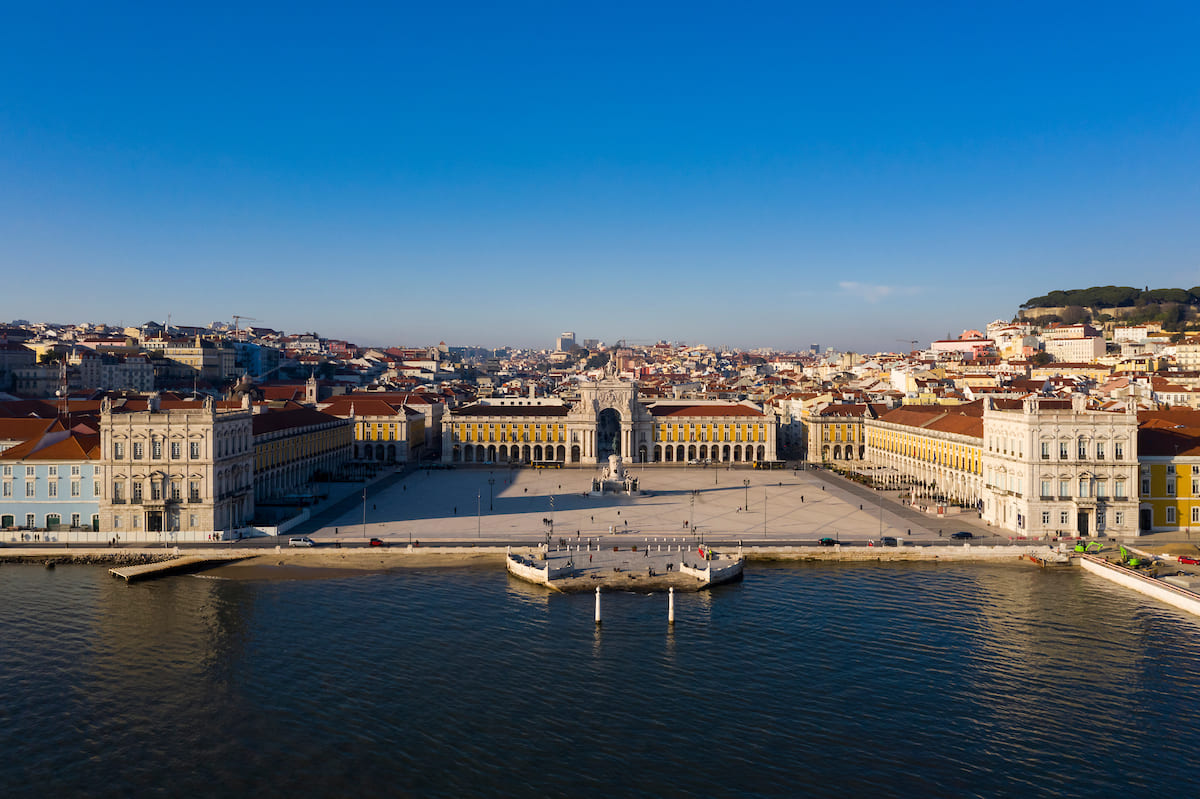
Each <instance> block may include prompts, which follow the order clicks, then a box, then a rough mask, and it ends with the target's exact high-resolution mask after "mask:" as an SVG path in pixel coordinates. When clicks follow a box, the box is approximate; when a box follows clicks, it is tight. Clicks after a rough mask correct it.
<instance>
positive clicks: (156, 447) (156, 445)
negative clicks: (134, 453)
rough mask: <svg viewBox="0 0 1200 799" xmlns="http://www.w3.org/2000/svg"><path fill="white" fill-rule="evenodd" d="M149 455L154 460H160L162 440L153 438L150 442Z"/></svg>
mask: <svg viewBox="0 0 1200 799" xmlns="http://www.w3.org/2000/svg"><path fill="white" fill-rule="evenodd" d="M150 457H151V458H153V459H154V460H156V461H159V460H162V441H161V440H160V439H157V438H156V439H154V440H153V441H151V442H150Z"/></svg>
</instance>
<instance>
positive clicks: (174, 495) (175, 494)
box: [171, 480, 179, 502]
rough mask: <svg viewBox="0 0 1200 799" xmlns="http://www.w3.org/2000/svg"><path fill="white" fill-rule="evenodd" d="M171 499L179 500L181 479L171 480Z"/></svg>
mask: <svg viewBox="0 0 1200 799" xmlns="http://www.w3.org/2000/svg"><path fill="white" fill-rule="evenodd" d="M171 499H173V500H175V501H176V502H178V501H179V481H178V480H172V481H171Z"/></svg>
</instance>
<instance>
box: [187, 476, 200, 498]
mask: <svg viewBox="0 0 1200 799" xmlns="http://www.w3.org/2000/svg"><path fill="white" fill-rule="evenodd" d="M188 501H189V502H199V501H200V481H199V480H191V481H189V482H188Z"/></svg>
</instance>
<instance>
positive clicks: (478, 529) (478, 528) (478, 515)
mask: <svg viewBox="0 0 1200 799" xmlns="http://www.w3.org/2000/svg"><path fill="white" fill-rule="evenodd" d="M482 507H483V492H482V491H476V492H475V537H476V538H481V537H483V532H482V530H483V523H482V516H483V514H482V512H481V510H480V509H481V508H482Z"/></svg>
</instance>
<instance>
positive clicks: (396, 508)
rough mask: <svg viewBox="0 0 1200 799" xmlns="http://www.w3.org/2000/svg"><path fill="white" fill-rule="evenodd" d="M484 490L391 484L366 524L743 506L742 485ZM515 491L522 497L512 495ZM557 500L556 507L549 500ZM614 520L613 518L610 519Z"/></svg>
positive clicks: (344, 511) (373, 501)
mask: <svg viewBox="0 0 1200 799" xmlns="http://www.w3.org/2000/svg"><path fill="white" fill-rule="evenodd" d="M483 483H484V485H483V487H482V490H480V489H479V487H478V486H477V485H473V484H471V483H467V482H463V483H462V484H460V485H440V486H430V487H429V488H428V489H426V488H425V487H423V486H422V481H421V479H420V478H416V479H414V480H412V481H409V482H408V483H407V484H405V485H395V486H391V487H389V488H388V489H386V490H385V491H383V492H381V493H379V494H377V495H375V496H371V495H370V493H369V492H368V496H367V500H366V520H367V522H368V523H371V524H388V523H404V522H413V521H430V520H435V519H437V520H452V519H455V518H473V517H475V516H476V515H479V516H482V517H484V518H485V519H486V518H489V517H491V518H496V517H516V516H533V517H535V519H538V518H542V517H545V518H549V517H551V516H552V515H557V514H576V515H578V514H581V513H587V514H589V516H591V515H595V516H596V517H600V516H602V515H603V516H604V517H605V518H606V519H609V517H610V515H611V514H613V513H615V512H617V511H621V510H625V509H637V510H638V511H639V512H640V513H639V515H644V514H646V513H650V514H654V513H660V512H662V513H665V512H668V511H669V510H670V509H675V510H676V511H678V512H682V513H684V514H685V515H686V513H687V510H688V506H689V500H690V499H691V497H692V495H693V494H694V495H695V497H696V499H695V503H696V507H697V508H701V507H705V506H707V507H708V508H712V507H713V506H720V507H723V508H724V507H725V506H728V507H727V510H728V511H730V512H733V511H735V509H740V508H742V507H744V506H745V504H746V502H745V492H746V487H745V486H744V485H718V486H705V487H700V488H695V489H676V488H671V489H662V490H659V489H650V490H647V491H645V492H643V493H641V494H637V495H633V496H630V495H626V494H604V495H602V496H592V495H590V494H589V493H587V492H586V491H581V490H575V491H571V490H569V488H570V487H569V486H568V485H567V484H566V483H562V484H561V485H562V489H561V490H557V489H558V486H559V485H560V484H558V483H554V484H553V485H554V488H555V489H556V490H553V491H551V492H549V493H547V492H546V489H545V488H544V487H539V488H538V490H539V493H533V492H529V493H524V492H525V489H524V488H521V489H516V488H514V487H513V486H511V485H505V486H504V487H503V493H502V492H501V490H500V487H499V486H496V487H494V490H495V493H494V494H493V495H492V496H491V497H489V496H488V486H487V483H486V480H484V481H483ZM802 487H803V486H802V485H801V484H800V483H795V482H791V481H784V482H783V483H782V484H780V483H779V482H778V481H777V482H776V483H771V484H769V485H767V486H765V488H766V489H767V490H772V491H779V490H785V491H786V490H789V489H792V490H795V489H799V488H802ZM763 489H764V486H763V485H757V486H751V487H750V496H749V499H750V501H751V502H753V501H754V500H755V499H756V498H757V497H761V496H762V491H763ZM514 490H520V491H521V492H522V493H519V494H513V493H512V492H513V491H514ZM552 498H553V500H554V501H553V504H551V501H550V500H551V499H552ZM361 509H362V501H361V499H358V500H356V503H355V505H354V507H347V504H343V505H342V507H341V508H339V512H340V514H341V515H343V516H348V517H350V518H349V521H351V522H353V521H355V520H356V519H355V515H356V514H355V510H358V511H359V512H361ZM610 520H611V519H610Z"/></svg>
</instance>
